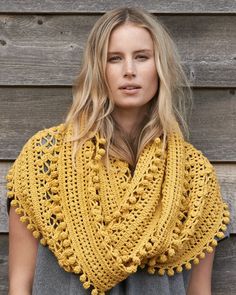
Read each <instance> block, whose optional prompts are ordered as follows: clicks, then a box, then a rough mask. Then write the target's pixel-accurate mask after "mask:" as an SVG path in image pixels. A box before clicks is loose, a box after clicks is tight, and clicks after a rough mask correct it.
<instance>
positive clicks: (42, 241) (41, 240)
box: [40, 238, 47, 246]
mask: <svg viewBox="0 0 236 295" xmlns="http://www.w3.org/2000/svg"><path fill="white" fill-rule="evenodd" d="M40 243H41V244H42V245H43V246H46V244H47V241H46V239H45V238H42V239H40Z"/></svg>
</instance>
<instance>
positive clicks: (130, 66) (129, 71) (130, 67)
mask: <svg viewBox="0 0 236 295" xmlns="http://www.w3.org/2000/svg"><path fill="white" fill-rule="evenodd" d="M124 76H125V77H133V76H136V69H135V64H134V61H133V60H130V59H127V60H126V61H125V62H124Z"/></svg>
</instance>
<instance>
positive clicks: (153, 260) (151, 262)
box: [148, 257, 156, 266]
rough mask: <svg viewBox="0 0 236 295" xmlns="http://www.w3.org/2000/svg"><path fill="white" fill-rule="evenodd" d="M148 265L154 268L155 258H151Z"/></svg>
mask: <svg viewBox="0 0 236 295" xmlns="http://www.w3.org/2000/svg"><path fill="white" fill-rule="evenodd" d="M148 265H149V266H154V265H156V257H152V258H151V259H150V260H149V261H148Z"/></svg>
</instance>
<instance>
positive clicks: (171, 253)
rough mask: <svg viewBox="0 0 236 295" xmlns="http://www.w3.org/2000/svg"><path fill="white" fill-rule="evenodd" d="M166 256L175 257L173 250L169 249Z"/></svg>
mask: <svg viewBox="0 0 236 295" xmlns="http://www.w3.org/2000/svg"><path fill="white" fill-rule="evenodd" d="M168 255H169V256H173V255H175V250H174V249H172V248H171V249H169V250H168Z"/></svg>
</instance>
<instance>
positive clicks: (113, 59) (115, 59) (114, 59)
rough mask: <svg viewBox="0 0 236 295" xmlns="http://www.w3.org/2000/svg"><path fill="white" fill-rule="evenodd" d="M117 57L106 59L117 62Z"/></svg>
mask: <svg viewBox="0 0 236 295" xmlns="http://www.w3.org/2000/svg"><path fill="white" fill-rule="evenodd" d="M119 58H120V57H119V56H112V57H110V58H108V61H117V60H119Z"/></svg>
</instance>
